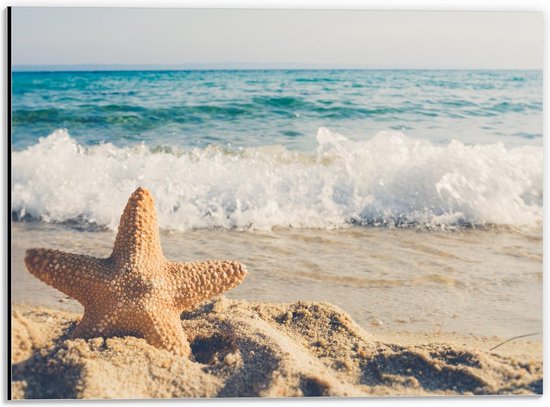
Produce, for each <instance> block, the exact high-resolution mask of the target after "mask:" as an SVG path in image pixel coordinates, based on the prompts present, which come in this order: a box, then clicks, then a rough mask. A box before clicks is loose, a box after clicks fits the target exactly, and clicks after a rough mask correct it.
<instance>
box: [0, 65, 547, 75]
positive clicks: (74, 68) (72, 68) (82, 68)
mask: <svg viewBox="0 0 550 407" xmlns="http://www.w3.org/2000/svg"><path fill="white" fill-rule="evenodd" d="M255 70H256V71H293V70H296V71H300V70H302V71H325V70H326V71H329V70H341V71H344V70H346V71H352V70H357V71H360V70H364V71H366V70H415V71H426V70H433V71H435V70H442V71H443V70H455V71H486V70H490V71H542V70H543V68H480V67H477V68H464V67H462V68H456V67H390V66H386V67H375V66H371V67H364V66H330V65H324V66H323V65H311V66H308V65H306V64H257V63H189V64H13V65H12V66H11V71H12V72H14V73H15V72H117V71H118V72H125V71H255Z"/></svg>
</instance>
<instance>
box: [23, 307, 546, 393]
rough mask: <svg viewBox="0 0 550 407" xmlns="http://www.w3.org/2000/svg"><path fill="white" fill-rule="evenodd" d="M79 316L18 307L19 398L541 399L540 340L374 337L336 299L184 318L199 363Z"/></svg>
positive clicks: (207, 311) (205, 310)
mask: <svg viewBox="0 0 550 407" xmlns="http://www.w3.org/2000/svg"><path fill="white" fill-rule="evenodd" d="M78 318H79V315H78V314H77V313H67V312H63V311H57V310H52V309H47V308H43V307H35V306H28V305H27V306H23V305H13V307H12V320H13V329H12V347H13V353H12V363H14V365H13V373H14V375H13V379H14V382H13V383H12V391H13V396H14V398H165V397H168V398H172V397H251V396H252V397H254V396H261V397H301V396H382V395H391V396H398V395H401V396H407V395H408V396H412V395H424V396H429V395H460V394H472V395H476V394H537V393H540V392H542V353H541V352H542V342H538V341H534V340H532V338H526V339H525V340H518V341H514V342H513V346H506V345H503V346H501V347H499V348H498V349H497V350H495V351H493V352H488V351H487V350H486V349H487V348H490V347H492V346H494V345H496V344H498V341H497V338H486V337H476V336H473V335H472V336H470V337H465V336H461V335H457V334H452V333H441V334H439V335H437V336H436V335H434V334H430V333H426V332H425V333H420V334H419V333H410V332H409V333H403V332H402V333H401V334H397V335H396V333H395V332H386V334H385V335H384V334H380V333H377V334H375V335H373V334H371V333H369V332H367V331H365V330H364V329H362V328H361V327H360V326H358V325H357V324H356V323H355V322H354V321H353V320H352V319H351V318H350V317H349V315H348V314H347V313H346V312H345V311H343V310H342V309H341V308H339V307H337V306H334V305H332V304H329V303H316V302H304V301H299V302H295V303H290V304H283V303H268V302H248V301H242V300H230V299H227V298H225V297H221V298H218V299H216V300H213V301H210V302H207V303H204V304H203V305H201V306H199V307H198V308H196V309H194V310H191V311H187V312H185V313H184V314H182V325H183V327H184V330H185V332H186V334H187V336H188V340H189V342H190V344H191V349H192V357H191V359H186V358H183V359H182V358H178V357H177V356H175V355H173V354H171V353H170V352H167V351H164V350H159V349H157V348H154V347H152V346H150V345H148V344H147V343H146V342H145V341H144V340H143V339H138V338H133V337H124V338H109V339H104V338H93V339H89V340H83V339H76V340H67V339H65V338H66V336H67V335H68V334H69V333H70V331H72V329H74V326H75V321H76V320H77V319H78ZM495 342H496V343H495ZM483 349H485V350H483ZM54 378H56V379H55V380H54ZM45 383H47V385H45Z"/></svg>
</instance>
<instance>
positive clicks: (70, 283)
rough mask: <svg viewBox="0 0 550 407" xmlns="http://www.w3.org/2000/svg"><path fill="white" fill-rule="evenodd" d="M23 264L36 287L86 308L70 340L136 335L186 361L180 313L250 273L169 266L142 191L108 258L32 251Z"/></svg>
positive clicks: (219, 266) (207, 265) (216, 265)
mask: <svg viewBox="0 0 550 407" xmlns="http://www.w3.org/2000/svg"><path fill="white" fill-rule="evenodd" d="M25 264H26V266H27V268H28V270H29V271H30V272H31V273H32V274H33V275H34V276H36V277H37V278H38V279H40V280H42V281H43V282H45V283H47V284H49V285H51V286H52V287H54V288H56V289H58V290H59V291H61V292H63V293H65V294H66V295H68V296H70V297H72V298H74V299H76V300H77V301H78V302H80V303H81V304H82V305H83V306H84V316H83V317H82V320H81V321H80V322H79V323H78V325H77V326H76V328H75V329H74V331H73V332H72V335H71V336H72V338H85V339H86V338H93V337H97V336H104V337H111V336H125V335H131V336H137V337H140V338H143V339H145V340H146V341H147V342H148V343H149V344H151V345H153V346H155V347H158V348H162V349H167V350H169V351H171V352H173V353H176V354H178V355H182V356H189V354H190V352H191V348H190V346H189V343H188V342H187V339H186V336H185V333H184V331H183V328H182V325H181V320H180V316H181V313H182V312H183V311H184V310H186V309H190V308H193V307H194V306H196V305H197V304H199V303H201V302H203V301H204V300H206V299H208V298H211V297H213V296H216V295H218V294H220V293H222V292H225V291H227V290H229V289H231V288H233V287H235V286H236V285H238V284H239V283H241V281H243V279H244V278H245V276H246V267H245V266H244V265H242V264H240V263H238V262H236V261H219V260H211V261H205V262H192V263H176V262H170V261H167V260H166V259H165V258H164V255H163V253H162V248H161V244H160V235H159V229H158V226H157V215H156V210H155V204H154V201H153V197H152V196H151V194H150V192H149V191H148V190H147V189H145V188H138V189H137V190H136V191H135V192H134V193H133V194H132V196H131V197H130V199H129V200H128V203H127V204H126V208H125V209H124V212H123V213H122V216H121V218H120V224H119V227H118V233H117V236H116V239H115V244H114V248H113V252H112V254H111V256H110V257H107V258H97V257H92V256H85V255H79V254H72V253H67V252H63V251H59V250H50V249H30V250H27V252H26V256H25Z"/></svg>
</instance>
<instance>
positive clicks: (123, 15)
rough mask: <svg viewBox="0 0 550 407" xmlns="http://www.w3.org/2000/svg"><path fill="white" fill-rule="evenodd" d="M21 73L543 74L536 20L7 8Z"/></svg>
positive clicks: (519, 16)
mask: <svg viewBox="0 0 550 407" xmlns="http://www.w3.org/2000/svg"><path fill="white" fill-rule="evenodd" d="M11 50H12V63H13V65H14V66H15V68H16V69H17V68H18V67H19V68H21V69H22V68H24V66H26V65H32V66H34V67H36V66H39V67H51V68H54V69H57V68H60V69H61V68H63V66H74V67H77V68H82V69H86V68H88V67H96V68H101V67H104V68H107V69H108V68H113V69H114V68H116V66H118V67H120V66H123V67H124V68H132V67H150V68H155V67H160V68H164V67H166V68H170V67H175V68H233V69H235V68H396V69H406V68H410V69H414V68H419V69H438V68H443V69H448V68H451V69H542V67H543V15H542V13H536V12H422V11H414V12H401V11H350V10H342V11H326V10H234V9H233V10H229V9H225V10H223V9H217V10H216V9H166V8H164V9H154V8H150V9H146V8H141V9H139V8H21V7H19V8H13V9H12V49H11Z"/></svg>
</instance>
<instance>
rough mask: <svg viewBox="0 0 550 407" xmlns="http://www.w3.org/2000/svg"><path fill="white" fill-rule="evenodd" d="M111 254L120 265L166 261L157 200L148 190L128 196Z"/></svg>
mask: <svg viewBox="0 0 550 407" xmlns="http://www.w3.org/2000/svg"><path fill="white" fill-rule="evenodd" d="M111 257H112V258H113V259H114V261H115V262H116V263H117V264H118V265H119V266H124V265H130V264H139V263H142V262H143V261H144V260H145V259H147V261H148V262H154V261H163V260H164V256H163V254H162V248H161V245H160V235H159V228H158V225H157V213H156V210H155V202H154V200H153V196H152V195H151V193H150V192H149V191H148V190H147V189H145V188H138V189H136V191H135V192H134V193H133V194H132V196H131V197H130V199H128V203H127V204H126V207H125V208H124V212H123V213H122V216H121V217H120V224H119V226H118V233H117V235H116V239H115V245H114V247H113V253H112V254H111Z"/></svg>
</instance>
